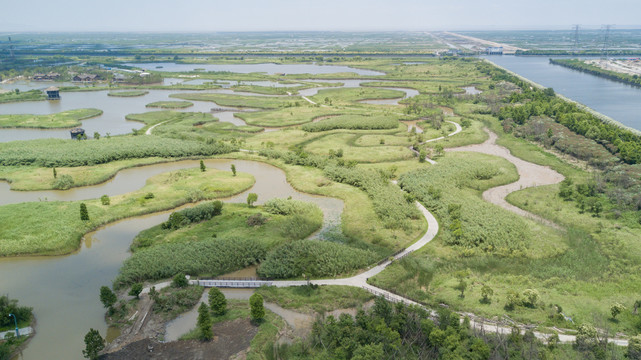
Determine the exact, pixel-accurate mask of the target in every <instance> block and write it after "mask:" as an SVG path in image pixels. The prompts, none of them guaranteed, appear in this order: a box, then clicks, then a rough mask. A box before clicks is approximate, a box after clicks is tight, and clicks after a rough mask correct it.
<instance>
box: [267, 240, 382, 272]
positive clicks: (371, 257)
mask: <svg viewBox="0 0 641 360" xmlns="http://www.w3.org/2000/svg"><path fill="white" fill-rule="evenodd" d="M377 258H378V257H377V255H376V254H375V253H374V252H372V251H369V250H361V249H356V248H353V247H350V246H347V245H344V244H338V243H330V242H319V241H313V240H300V241H296V242H293V243H289V244H285V245H283V246H281V247H279V248H277V249H275V250H274V251H272V252H270V253H269V255H268V256H267V258H266V259H265V261H263V262H262V263H261V265H260V267H259V268H258V271H257V272H258V275H260V276H262V277H267V278H292V277H298V276H301V275H302V274H306V275H308V276H312V277H318V276H336V275H339V274H343V273H346V272H348V271H352V270H354V269H359V268H362V267H364V266H366V265H368V264H371V263H372V262H374V261H376V259H377Z"/></svg>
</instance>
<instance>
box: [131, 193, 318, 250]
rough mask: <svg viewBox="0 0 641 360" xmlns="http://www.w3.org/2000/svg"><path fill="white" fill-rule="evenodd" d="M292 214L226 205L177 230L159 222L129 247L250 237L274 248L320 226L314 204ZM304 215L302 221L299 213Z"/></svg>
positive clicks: (245, 206) (244, 205)
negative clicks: (252, 221)
mask: <svg viewBox="0 0 641 360" xmlns="http://www.w3.org/2000/svg"><path fill="white" fill-rule="evenodd" d="M298 215H299V216H295V214H290V215H280V214H271V213H269V212H268V211H266V210H265V209H264V207H263V206H256V207H249V206H248V205H246V204H225V207H224V208H223V213H222V214H221V215H219V216H216V217H215V218H214V219H212V220H209V221H205V222H201V223H198V224H194V225H192V226H188V227H184V228H180V229H178V230H170V229H162V227H161V226H160V225H158V226H154V227H152V228H149V229H147V230H143V231H141V232H140V234H138V236H136V238H135V239H134V241H133V244H132V245H131V248H132V250H134V251H136V250H137V249H138V248H144V247H149V246H154V245H157V244H162V243H179V242H189V241H199V240H202V239H207V238H211V237H212V236H213V235H212V234H216V237H217V238H249V239H252V240H254V241H258V242H260V243H262V244H264V245H265V246H266V247H267V248H273V247H274V246H277V245H280V244H282V243H284V242H288V241H292V240H299V239H303V238H305V237H307V236H309V235H310V234H311V233H312V232H314V231H316V230H318V229H320V227H321V224H322V222H323V213H322V212H321V211H320V209H319V208H318V207H316V206H312V208H311V209H309V210H308V211H305V212H302V213H300V214H298ZM303 215H304V217H305V222H307V223H308V224H305V225H303V224H301V222H303V221H301V218H300V216H303ZM250 216H260V217H262V218H263V220H264V223H263V224H262V225H249V224H248V220H247V219H248V218H249V217H250Z"/></svg>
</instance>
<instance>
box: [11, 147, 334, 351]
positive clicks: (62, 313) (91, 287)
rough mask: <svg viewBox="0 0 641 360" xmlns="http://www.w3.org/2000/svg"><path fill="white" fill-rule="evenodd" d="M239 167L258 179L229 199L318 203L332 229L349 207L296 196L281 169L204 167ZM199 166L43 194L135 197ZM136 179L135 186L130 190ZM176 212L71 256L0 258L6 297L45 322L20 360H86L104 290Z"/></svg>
mask: <svg viewBox="0 0 641 360" xmlns="http://www.w3.org/2000/svg"><path fill="white" fill-rule="evenodd" d="M232 163H233V164H235V165H236V168H237V169H238V171H241V172H247V173H250V174H252V175H254V177H255V178H256V180H257V181H256V184H255V185H254V187H253V188H251V189H250V190H248V191H246V192H244V193H242V194H239V195H236V196H233V197H231V198H229V199H225V201H228V202H243V203H244V202H245V200H246V198H247V193H248V192H254V193H257V194H258V200H259V201H258V202H259V203H262V202H264V201H266V200H268V199H271V198H274V197H288V196H292V198H294V199H299V200H305V201H312V202H314V203H316V204H318V205H319V206H320V207H321V208H322V209H323V211H324V212H325V214H326V218H325V224H326V225H327V224H330V223H333V222H334V221H337V220H338V219H339V218H340V214H341V212H342V208H343V202H342V201H341V200H338V199H333V198H325V197H319V196H313V195H308V194H304V193H300V192H298V191H296V190H294V189H293V188H292V187H291V185H289V183H287V181H286V178H285V173H284V172H283V171H282V170H280V169H278V168H276V167H273V166H271V165H268V164H264V163H260V162H255V161H244V160H218V159H216V160H206V161H205V164H206V165H207V167H211V168H218V169H222V170H229V169H230V167H231V164H232ZM197 166H198V161H181V162H176V163H165V164H156V165H149V166H144V167H140V168H135V169H130V170H133V172H130V171H129V170H127V172H126V173H125V171H123V173H125V174H124V175H123V176H122V177H119V176H116V177H115V178H114V179H113V180H111V181H109V182H107V183H105V184H101V185H97V186H94V187H91V188H92V189H91V190H88V192H82V191H81V192H78V190H80V189H76V190H70V191H68V192H65V191H51V192H48V193H46V194H45V193H44V192H40V193H41V196H47V197H53V196H59V197H62V198H64V199H65V200H72V199H80V198H85V197H98V196H100V195H102V194H103V193H105V191H111V192H112V193H113V194H116V193H122V192H128V191H131V190H132V189H135V188H136V187H138V188H139V187H140V185H141V184H144V182H145V179H147V178H148V177H149V176H151V175H153V174H155V173H158V172H164V171H170V170H175V169H178V168H181V167H182V168H185V167H197ZM130 181H131V182H135V184H133V185H130V184H129V182H130ZM101 187H102V188H101ZM2 191H5V190H2ZM54 193H56V195H53V194H54ZM22 194H23V195H26V194H28V192H24V193H22ZM80 194H82V195H80ZM94 195H95V196H94ZM5 196H7V193H6V192H2V193H0V199H4V198H5ZM170 213H171V211H167V212H162V213H157V214H152V215H146V216H141V217H137V218H132V219H127V220H123V221H119V222H116V223H112V224H109V225H106V226H104V227H102V228H100V229H98V230H97V231H95V232H93V233H90V234H87V235H86V236H85V239H84V241H83V242H82V244H81V248H80V249H79V250H78V251H77V252H75V253H74V254H71V255H67V256H52V257H20V258H4V259H0V274H3V276H2V277H0V289H2V293H6V294H11V297H12V298H16V299H20V302H21V304H23V305H26V306H31V307H33V308H34V313H35V315H36V318H37V321H38V323H37V326H36V331H37V334H36V336H35V337H34V338H33V339H32V340H31V342H30V343H29V346H28V347H27V348H26V349H25V350H24V352H23V354H22V356H21V357H20V358H21V359H44V358H49V359H81V358H82V355H81V349H82V348H84V343H83V337H84V334H85V333H86V332H87V331H88V330H89V328H94V329H98V330H99V331H100V333H101V334H102V335H103V336H104V335H105V334H106V333H107V325H106V323H105V321H104V313H105V310H104V308H103V307H102V305H101V304H100V301H99V299H98V294H99V288H100V286H102V285H110V284H111V282H112V280H113V279H114V278H115V277H116V275H117V273H118V269H119V268H120V266H121V264H122V262H123V261H124V260H125V259H126V258H128V257H129V255H130V254H129V251H128V249H129V246H130V244H131V242H132V240H133V238H134V237H135V236H136V235H137V234H138V233H139V232H140V231H141V230H144V229H146V228H149V227H151V226H154V225H157V224H159V223H161V222H163V221H166V219H167V218H168V217H169V214H170ZM60 344H65V346H59V345H60Z"/></svg>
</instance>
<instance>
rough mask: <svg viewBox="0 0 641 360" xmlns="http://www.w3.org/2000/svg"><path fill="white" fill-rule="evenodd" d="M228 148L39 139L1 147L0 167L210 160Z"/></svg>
mask: <svg viewBox="0 0 641 360" xmlns="http://www.w3.org/2000/svg"><path fill="white" fill-rule="evenodd" d="M233 149H234V148H233V147H232V146H229V145H227V144H223V143H219V142H215V143H212V144H207V143H202V142H196V141H183V140H176V139H167V138H160V137H157V136H153V135H152V136H118V137H111V138H101V139H100V140H88V141H77V140H61V139H42V140H28V141H12V142H8V143H2V144H0V165H3V166H25V165H35V166H42V167H62V166H86V165H96V164H104V163H109V162H112V161H118V160H125V159H132V158H139V159H140V158H148V157H166V158H172V157H176V158H177V157H190V156H211V155H216V154H224V153H228V152H231V151H233Z"/></svg>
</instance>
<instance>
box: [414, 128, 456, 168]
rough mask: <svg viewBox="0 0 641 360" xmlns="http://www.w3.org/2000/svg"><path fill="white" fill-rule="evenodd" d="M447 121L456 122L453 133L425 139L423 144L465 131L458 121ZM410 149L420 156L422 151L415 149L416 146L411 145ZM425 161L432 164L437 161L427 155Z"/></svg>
mask: <svg viewBox="0 0 641 360" xmlns="http://www.w3.org/2000/svg"><path fill="white" fill-rule="evenodd" d="M445 122H448V123H450V124H454V126H455V127H456V129H455V130H454V131H453V132H452V133H450V134H447V135H445V136H441V137H437V138H434V139H429V140H426V141H423V142H422V143H421V145H423V144H427V143H429V142H432V141H438V140H443V139H445V138H446V137H450V136H453V135H456V134H458V133H460V132H461V131H463V128H462V127H461V125H459V124H458V123H455V122H454V121H450V120H445ZM409 149H410V150H411V151H412V152H413V153H414V154H416V156H420V153H419V152H418V151H416V150H415V149H414V147H412V146H410V147H409ZM425 161H427V162H428V163H430V164H432V165H434V164H436V161H434V160H432V159H430V158H429V157H427V156H426V157H425Z"/></svg>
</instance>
